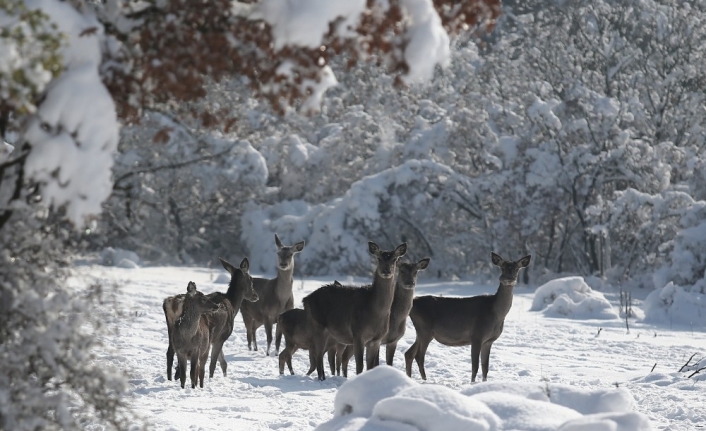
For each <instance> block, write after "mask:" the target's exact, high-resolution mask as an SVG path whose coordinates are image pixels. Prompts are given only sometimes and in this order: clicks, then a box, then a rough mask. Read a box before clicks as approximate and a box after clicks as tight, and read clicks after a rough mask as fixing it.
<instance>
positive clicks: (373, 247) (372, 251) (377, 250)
mask: <svg viewBox="0 0 706 431" xmlns="http://www.w3.org/2000/svg"><path fill="white" fill-rule="evenodd" d="M368 251H369V252H370V254H372V255H373V256H377V255H379V254H380V247H378V245H377V244H375V243H374V242H372V241H368Z"/></svg>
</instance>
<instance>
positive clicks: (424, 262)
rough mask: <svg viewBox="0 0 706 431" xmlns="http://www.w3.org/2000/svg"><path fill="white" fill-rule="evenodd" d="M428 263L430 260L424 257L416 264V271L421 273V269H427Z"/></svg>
mask: <svg viewBox="0 0 706 431" xmlns="http://www.w3.org/2000/svg"><path fill="white" fill-rule="evenodd" d="M430 261H431V259H430V258H428V257H425V258H424V259H422V260H420V261H419V262H417V269H418V270H419V271H421V270H423V269H427V267H428V266H429V262H430Z"/></svg>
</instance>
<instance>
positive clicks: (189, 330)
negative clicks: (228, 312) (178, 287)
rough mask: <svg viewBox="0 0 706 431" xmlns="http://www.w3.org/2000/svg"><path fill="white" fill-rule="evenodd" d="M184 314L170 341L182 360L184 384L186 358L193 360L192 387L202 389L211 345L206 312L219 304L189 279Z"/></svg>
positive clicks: (184, 301) (179, 359) (181, 370)
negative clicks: (197, 385) (204, 315)
mask: <svg viewBox="0 0 706 431" xmlns="http://www.w3.org/2000/svg"><path fill="white" fill-rule="evenodd" d="M186 291H187V293H186V295H185V296H184V299H183V303H182V309H183V312H182V314H181V316H180V317H179V318H178V319H176V321H175V322H174V327H173V330H172V333H171V337H170V338H171V340H170V341H171V343H172V345H173V347H174V352H175V353H176V355H177V360H178V361H179V379H180V380H181V387H182V389H183V388H184V383H185V382H186V361H187V360H189V361H191V387H192V388H195V387H196V382H197V379H198V380H199V381H200V383H199V386H200V387H202V388H203V377H204V372H205V369H206V360H208V346H209V344H210V338H209V330H208V325H207V324H206V321H205V319H204V318H203V314H204V313H205V312H207V311H210V310H214V309H216V308H218V307H219V304H217V303H214V302H212V301H210V300H209V299H208V298H207V297H206V295H204V294H203V293H201V292H199V291H198V290H196V284H194V282H193V281H190V282H189V284H188V286H187V288H186Z"/></svg>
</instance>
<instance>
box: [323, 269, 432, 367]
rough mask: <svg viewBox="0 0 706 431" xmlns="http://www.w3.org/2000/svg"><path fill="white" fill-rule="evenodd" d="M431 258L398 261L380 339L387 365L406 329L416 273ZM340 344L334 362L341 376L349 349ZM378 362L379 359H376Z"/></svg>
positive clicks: (349, 354) (349, 353) (346, 363)
mask: <svg viewBox="0 0 706 431" xmlns="http://www.w3.org/2000/svg"><path fill="white" fill-rule="evenodd" d="M430 260H431V259H429V258H428V257H427V258H425V259H422V260H420V261H419V262H417V263H406V262H402V263H400V265H399V266H400V268H399V274H398V275H397V283H396V284H395V294H394V297H393V300H392V307H391V308H390V323H389V328H388V330H387V334H386V335H385V337H384V338H383V339H382V344H385V353H386V355H385V356H386V362H387V365H390V366H391V365H392V361H393V359H394V357H395V350H396V349H397V342H398V341H400V339H402V336H403V335H404V333H405V330H406V329H407V316H409V311H410V310H411V309H412V300H413V299H414V287H415V286H416V285H417V274H418V273H419V271H423V270H425V269H426V268H427V266H429V262H430ZM340 347H341V345H338V346H337V348H338V351H337V354H338V358H336V359H337V361H336V362H337V364H336V370H337V373H338V374H340V372H341V370H340V368H341V366H342V367H343V376H344V377H348V361H349V360H350V356H351V353H352V351H351V349H350V347H347V348H346V349H345V350H344V351H343V352H340ZM329 362H331V351H329ZM377 362H378V363H379V362H380V359H378V361H377Z"/></svg>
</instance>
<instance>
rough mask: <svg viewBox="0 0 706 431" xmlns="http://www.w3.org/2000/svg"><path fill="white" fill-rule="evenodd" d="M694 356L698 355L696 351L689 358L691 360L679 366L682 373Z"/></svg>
mask: <svg viewBox="0 0 706 431" xmlns="http://www.w3.org/2000/svg"><path fill="white" fill-rule="evenodd" d="M694 356H696V353H694V354H693V355H691V357H690V358H689V360H688V361H686V364H684V365H682V366H681V368H679V372H680V373H681V372H682V371H684V368H686V367H688V366H689V362H691V360H692V359H694Z"/></svg>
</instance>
